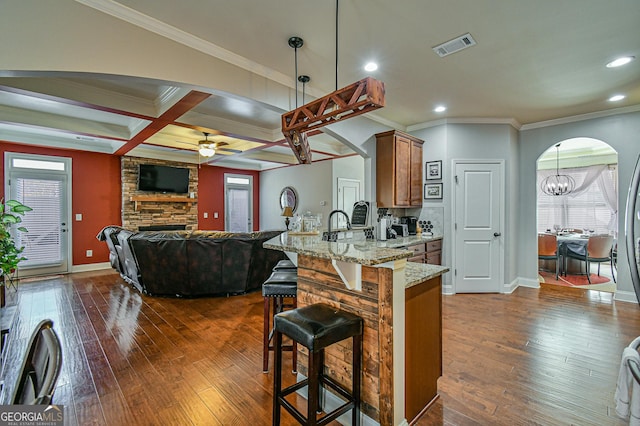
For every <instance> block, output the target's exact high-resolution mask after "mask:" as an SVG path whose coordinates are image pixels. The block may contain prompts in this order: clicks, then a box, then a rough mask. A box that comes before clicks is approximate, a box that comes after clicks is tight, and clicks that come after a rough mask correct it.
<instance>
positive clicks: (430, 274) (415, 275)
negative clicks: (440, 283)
mask: <svg viewBox="0 0 640 426" xmlns="http://www.w3.org/2000/svg"><path fill="white" fill-rule="evenodd" d="M404 270H405V272H404V279H405V284H404V287H405V288H409V287H413V286H414V285H416V284H420V283H421V282H423V281H427V280H430V279H431V278H435V277H438V276H440V275H442V274H444V273H445V272H448V271H449V268H448V267H447V266H440V265H429V264H427V263H414V262H407V265H406V266H405V269H404Z"/></svg>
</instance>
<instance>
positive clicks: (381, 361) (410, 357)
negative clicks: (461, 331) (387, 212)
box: [297, 255, 442, 425]
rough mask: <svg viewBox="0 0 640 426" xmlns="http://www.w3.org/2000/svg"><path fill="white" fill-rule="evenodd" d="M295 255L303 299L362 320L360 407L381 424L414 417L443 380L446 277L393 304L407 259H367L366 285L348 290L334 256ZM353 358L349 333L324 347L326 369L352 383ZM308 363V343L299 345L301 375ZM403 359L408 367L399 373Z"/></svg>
mask: <svg viewBox="0 0 640 426" xmlns="http://www.w3.org/2000/svg"><path fill="white" fill-rule="evenodd" d="M297 260H298V306H305V305H309V304H313V303H327V304H329V305H332V306H335V307H336V308H339V309H342V310H345V311H349V312H353V313H355V314H357V315H359V316H361V317H362V318H363V320H364V334H363V338H364V339H363V341H364V348H363V376H362V400H363V404H362V412H363V413H364V414H365V415H366V416H368V417H369V418H371V419H372V420H374V421H376V422H378V423H379V424H381V425H397V424H407V420H406V419H414V418H416V417H417V416H418V415H419V414H420V413H421V411H422V410H423V409H424V408H425V407H426V406H427V405H428V404H429V403H430V401H431V400H433V399H434V398H435V397H436V396H437V379H438V377H440V375H441V372H442V355H441V307H440V304H441V284H440V283H441V277H440V276H437V277H435V278H431V279H429V280H426V281H424V282H423V283H418V284H414V285H412V286H411V287H409V288H407V289H406V290H404V295H402V297H404V298H405V299H406V300H405V305H404V306H400V307H399V308H397V307H396V306H397V303H396V304H394V303H393V299H394V271H395V273H396V274H398V273H399V272H403V270H404V268H405V267H406V265H410V264H407V262H406V261H404V260H401V261H397V262H396V264H397V265H396V266H397V267H396V268H395V270H394V269H389V268H385V267H373V266H363V267H362V291H354V290H349V289H347V288H346V287H345V285H344V283H343V282H342V280H341V278H340V276H339V275H338V273H337V272H336V270H335V269H334V267H333V265H332V263H331V260H328V259H321V258H317V257H312V256H305V255H300V256H298V259H297ZM410 267H413V265H410ZM396 278H397V275H396ZM396 288H397V283H396ZM397 296H398V295H396V297H397ZM394 309H396V310H397V311H398V312H396V313H395V315H396V318H397V315H402V313H403V312H404V315H405V318H406V320H405V324H404V326H405V337H406V338H405V339H400V340H404V350H403V351H400V352H398V349H399V348H396V350H395V351H394V344H396V345H398V344H400V345H403V342H402V341H400V342H399V343H398V340H399V339H398V338H397V337H396V338H395V339H394V323H393V321H394ZM396 326H398V327H402V325H401V324H396ZM401 347H402V346H401ZM402 354H404V359H401V360H398V359H396V360H395V363H394V355H395V356H396V357H398V356H400V357H402ZM350 360H351V342H350V341H349V340H346V341H344V342H341V343H339V344H336V345H333V346H331V347H330V348H328V349H327V350H326V355H325V365H326V367H325V368H326V369H327V371H328V374H330V375H331V376H332V377H334V378H336V380H337V381H338V382H339V383H341V384H343V385H344V386H346V387H347V388H350V387H351V362H350ZM307 362H308V353H307V350H306V349H305V348H303V347H299V356H298V371H299V372H300V374H302V375H303V376H307V371H306V369H307ZM403 364H404V371H403V373H400V377H398V371H402V369H400V370H398V368H399V366H400V367H401V366H402V365H403ZM394 373H395V376H394ZM403 383H404V386H403V385H402V384H403ZM398 386H400V389H398ZM398 399H400V400H402V399H404V403H403V402H400V401H398ZM398 409H400V411H398Z"/></svg>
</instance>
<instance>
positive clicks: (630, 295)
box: [613, 290, 638, 303]
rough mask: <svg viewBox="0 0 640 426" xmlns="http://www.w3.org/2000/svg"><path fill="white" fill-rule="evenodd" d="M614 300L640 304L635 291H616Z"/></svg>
mask: <svg viewBox="0 0 640 426" xmlns="http://www.w3.org/2000/svg"><path fill="white" fill-rule="evenodd" d="M613 299H614V300H618V301H620V302H632V303H638V298H637V297H636V294H635V293H634V292H633V291H621V290H616V292H615V295H614V296H613Z"/></svg>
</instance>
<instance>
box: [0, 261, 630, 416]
mask: <svg viewBox="0 0 640 426" xmlns="http://www.w3.org/2000/svg"><path fill="white" fill-rule="evenodd" d="M18 295H19V310H18V319H17V323H16V328H15V329H14V330H12V333H13V338H14V339H16V340H14V341H15V344H14V346H12V347H10V351H11V353H13V352H19V351H16V349H18V348H19V347H20V346H21V345H26V340H27V339H28V337H29V335H30V334H31V331H32V329H33V328H34V327H35V325H36V324H37V323H38V321H39V320H40V319H42V318H45V317H49V318H51V319H53V321H54V329H55V330H56V331H57V332H58V334H59V335H60V337H61V340H62V344H63V350H64V363H63V372H62V374H61V376H60V379H59V382H58V387H57V390H56V394H55V397H54V402H55V403H57V404H62V405H64V406H65V416H66V419H67V422H66V424H69V425H82V426H84V425H94V424H95V425H138V424H139V425H159V424H162V425H189V424H201V425H267V424H270V419H271V386H272V372H270V373H269V374H263V373H262V343H261V339H262V297H261V295H260V294H259V293H253V294H249V295H245V296H235V297H230V298H206V299H167V298H153V297H147V296H141V295H140V294H139V293H137V292H136V291H135V290H134V289H132V288H131V287H129V286H128V285H127V284H125V283H124V282H123V281H122V279H121V278H120V277H119V276H118V275H116V274H114V273H111V272H95V273H81V274H72V275H68V276H62V277H57V278H54V279H48V280H43V281H38V282H32V283H21V284H20V286H19V291H18ZM443 312H444V314H443V315H444V321H443V324H444V331H443V344H444V357H443V359H444V375H443V377H442V378H440V380H439V385H438V387H439V392H440V395H441V397H440V398H439V399H438V400H437V401H436V403H435V404H434V405H433V406H432V408H431V409H430V410H429V411H428V412H427V413H426V414H425V416H423V418H422V419H420V420H419V421H418V422H417V423H416V424H418V425H531V424H536V425H624V424H627V423H626V422H625V421H624V420H622V419H618V418H617V417H616V415H615V411H614V407H615V404H614V401H613V394H614V391H615V383H616V379H617V374H618V368H619V361H620V355H621V353H622V350H623V348H624V347H625V346H626V345H627V344H628V343H629V342H630V341H631V340H633V339H634V338H635V337H637V336H638V335H640V309H639V307H638V305H636V304H633V303H623V302H615V301H613V300H612V295H611V294H610V293H600V292H594V291H586V290H579V289H572V288H566V287H558V286H543V287H542V288H541V289H539V290H538V289H528V288H520V289H518V290H516V291H515V292H514V294H511V295H497V294H481V295H472V294H459V295H455V296H445V297H443ZM290 356H291V355H290V354H288V353H285V360H284V365H285V367H288V366H289V365H290ZM16 363H17V364H16ZM17 365H19V359H18V358H17V357H16V356H14V357H10V358H9V359H8V360H7V363H6V365H5V367H6V368H5V373H6V378H7V386H8V389H6V390H7V391H10V389H11V388H12V387H13V385H12V380H15V379H12V375H14V376H15V370H16V369H17ZM284 376H285V378H286V380H287V382H292V381H293V380H294V378H295V376H294V375H292V374H286V373H285V374H284ZM3 402H5V401H4V400H3ZM5 403H6V402H5ZM283 424H285V425H292V424H295V422H293V420H291V418H290V416H288V415H287V414H284V413H283Z"/></svg>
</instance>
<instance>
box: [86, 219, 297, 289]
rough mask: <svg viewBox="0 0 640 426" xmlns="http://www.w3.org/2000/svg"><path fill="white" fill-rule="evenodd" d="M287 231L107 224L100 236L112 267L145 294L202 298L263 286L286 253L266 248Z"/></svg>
mask: <svg viewBox="0 0 640 426" xmlns="http://www.w3.org/2000/svg"><path fill="white" fill-rule="evenodd" d="M281 232H282V231H260V232H251V233H229V232H221V231H144V232H132V231H129V230H127V229H123V228H121V227H118V226H107V227H105V228H104V229H102V231H100V233H99V234H98V236H97V238H98V239H99V240H101V241H105V242H106V243H107V246H108V247H109V261H110V263H111V266H112V267H113V268H114V269H115V270H116V271H118V272H119V273H120V275H121V276H122V278H123V279H124V280H125V281H127V282H128V283H130V284H132V285H133V286H135V287H136V288H137V289H138V290H139V291H140V292H142V293H145V294H149V295H153V296H173V297H200V296H221V295H229V294H243V293H247V292H250V291H252V290H257V289H259V288H261V286H262V283H263V282H264V281H265V280H266V279H267V278H268V277H269V275H270V273H271V269H272V268H273V267H274V266H275V264H276V263H278V261H279V260H281V259H284V258H285V255H284V253H283V252H280V251H276V250H269V249H265V248H264V247H262V244H263V243H264V242H265V241H267V240H269V239H271V238H273V237H276V236H278V235H279V234H280V233H281Z"/></svg>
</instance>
